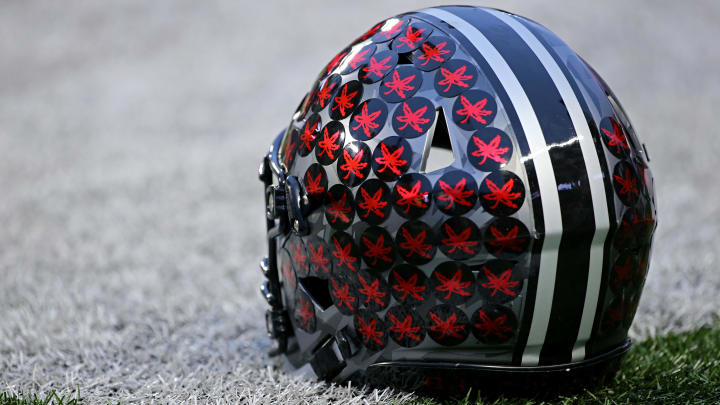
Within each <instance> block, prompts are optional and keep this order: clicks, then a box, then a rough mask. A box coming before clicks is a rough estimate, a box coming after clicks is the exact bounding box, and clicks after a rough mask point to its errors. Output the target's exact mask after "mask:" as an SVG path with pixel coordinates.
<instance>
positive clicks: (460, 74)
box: [435, 59, 478, 97]
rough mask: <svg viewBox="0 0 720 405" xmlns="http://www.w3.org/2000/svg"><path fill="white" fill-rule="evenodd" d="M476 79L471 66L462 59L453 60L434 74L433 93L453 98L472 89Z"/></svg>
mask: <svg viewBox="0 0 720 405" xmlns="http://www.w3.org/2000/svg"><path fill="white" fill-rule="evenodd" d="M477 79H478V71H477V69H476V68H475V66H474V65H473V64H471V63H470V62H468V61H466V60H462V59H453V60H450V61H448V62H446V63H445V64H443V65H442V66H441V67H440V69H439V70H438V71H437V73H435V91H437V93H438V94H439V95H441V96H443V97H455V96H457V95H458V94H460V93H462V92H464V91H466V90H468V89H470V88H472V86H473V85H474V84H475V82H476V81H477Z"/></svg>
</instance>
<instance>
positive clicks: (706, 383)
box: [0, 328, 720, 405]
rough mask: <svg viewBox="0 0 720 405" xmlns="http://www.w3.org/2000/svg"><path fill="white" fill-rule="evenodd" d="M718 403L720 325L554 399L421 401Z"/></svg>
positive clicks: (650, 348) (4, 400) (50, 397)
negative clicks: (605, 380) (595, 385)
mask: <svg viewBox="0 0 720 405" xmlns="http://www.w3.org/2000/svg"><path fill="white" fill-rule="evenodd" d="M80 394H81V392H80V391H78V393H77V394H76V395H75V396H69V397H60V396H58V395H57V394H56V393H55V392H54V391H52V392H50V393H44V394H37V393H34V394H30V395H22V394H21V395H14V394H8V393H3V394H0V405H51V404H52V405H76V404H79V403H82V396H81V395H80ZM718 402H720V328H714V329H711V328H702V329H699V330H696V331H693V332H686V333H680V334H670V335H668V336H664V337H661V338H657V339H650V340H647V341H645V342H643V343H640V344H638V345H636V346H635V347H634V348H633V349H632V350H631V351H630V352H629V354H628V356H627V358H626V360H625V362H624V363H623V367H622V369H621V370H620V372H619V373H618V375H617V376H616V378H615V381H614V382H613V383H612V384H611V385H609V386H606V387H603V388H600V389H596V390H593V391H585V392H583V393H581V394H578V395H574V396H568V397H560V398H557V399H555V400H544V401H535V400H532V399H527V398H504V397H501V398H493V399H487V398H482V397H481V398H480V399H477V400H474V399H473V400H470V399H468V398H463V399H457V400H443V401H436V400H433V399H424V400H422V399H421V400H417V399H413V400H411V401H409V402H408V403H419V404H428V405H430V404H433V405H434V404H445V403H447V404H478V405H479V404H483V405H485V404H487V405H490V404H492V405H505V404H537V405H540V404H585V403H587V404H701V403H705V404H713V403H718Z"/></svg>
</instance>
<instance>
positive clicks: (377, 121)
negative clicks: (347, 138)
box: [349, 98, 388, 141]
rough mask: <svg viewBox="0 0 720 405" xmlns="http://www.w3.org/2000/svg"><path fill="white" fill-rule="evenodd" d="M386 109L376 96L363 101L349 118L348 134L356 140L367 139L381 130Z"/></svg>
mask: <svg viewBox="0 0 720 405" xmlns="http://www.w3.org/2000/svg"><path fill="white" fill-rule="evenodd" d="M387 116H388V109H387V106H385V103H384V102H383V101H382V100H380V99H378V98H371V99H369V100H365V101H363V103H362V104H360V106H359V107H358V108H357V109H356V110H355V112H354V113H353V115H352V118H350V124H349V127H350V135H351V136H352V137H353V138H355V139H357V140H358V141H368V140H370V139H372V138H374V137H375V136H376V135H377V134H379V133H380V131H382V129H383V127H384V126H385V121H387Z"/></svg>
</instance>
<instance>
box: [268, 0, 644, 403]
mask: <svg viewBox="0 0 720 405" xmlns="http://www.w3.org/2000/svg"><path fill="white" fill-rule="evenodd" d="M646 153H647V152H646V150H645V148H644V145H642V144H641V143H640V142H639V141H638V139H637V137H636V135H635V131H634V129H633V127H632V125H631V124H630V121H629V120H628V118H627V116H626V114H625V113H624V111H623V109H622V107H621V106H620V104H619V103H618V102H617V100H616V99H615V97H614V95H613V94H612V92H611V91H610V89H609V88H608V87H607V85H606V84H605V83H604V81H603V80H602V79H601V78H600V77H599V76H598V75H597V73H595V71H594V70H593V69H592V68H590V67H589V66H588V65H587V64H586V63H585V62H584V61H583V60H582V59H581V58H580V57H578V56H577V55H576V54H575V53H574V52H573V51H572V50H571V49H570V48H569V47H568V46H567V45H565V44H564V43H563V42H562V41H561V40H560V39H558V38H557V37H556V36H555V35H554V34H553V33H551V32H550V31H549V30H547V29H546V28H544V27H542V26H541V25H539V24H537V23H535V22H533V21H531V20H528V19H525V18H523V17H519V16H516V15H513V14H509V13H506V12H503V11H498V10H493V9H484V8H477V7H436V8H430V9H425V10H421V11H417V12H410V13H407V14H403V15H400V16H397V17H394V18H390V19H388V20H385V21H382V22H380V23H378V24H376V25H375V26H373V27H372V28H371V29H370V30H369V31H368V32H366V33H365V34H363V35H362V36H361V37H359V38H358V39H356V40H355V41H353V42H352V43H351V44H350V45H349V46H348V47H347V48H345V49H344V50H342V51H341V52H340V53H338V54H337V55H336V56H335V57H333V58H332V59H331V61H330V62H329V63H328V64H327V65H326V66H325V67H324V68H323V69H322V71H321V73H320V74H319V76H318V77H317V79H316V80H315V81H314V82H313V83H312V87H311V89H310V91H309V92H308V94H307V95H306V96H305V97H304V98H303V100H302V102H301V104H300V106H299V107H298V110H297V111H296V113H295V114H294V116H293V117H292V120H291V122H290V123H289V126H288V127H287V129H286V130H285V131H283V133H281V134H280V135H279V136H278V137H277V139H276V140H275V142H274V143H273V145H272V148H271V151H270V153H269V154H268V155H267V157H266V159H265V161H264V165H263V167H261V178H262V179H263V180H264V181H265V183H266V185H268V192H267V195H266V198H267V200H266V201H267V202H268V211H269V213H268V216H269V220H268V229H269V241H270V256H269V257H268V259H266V260H265V261H264V263H263V270H264V272H265V273H266V275H267V277H268V282H267V283H266V285H265V287H264V293H265V296H266V298H267V299H268V301H269V302H270V303H271V305H272V308H273V309H272V310H270V311H269V312H268V328H269V331H270V334H271V336H273V337H275V338H277V339H278V342H279V349H278V352H282V353H284V354H285V355H286V356H287V358H288V360H289V362H290V363H291V364H292V365H293V366H295V367H300V366H302V365H304V364H307V363H309V364H310V365H311V367H312V369H313V370H314V372H315V374H316V375H318V376H319V377H321V378H324V379H328V380H336V381H344V380H347V379H356V380H360V381H369V382H374V383H378V382H379V383H385V384H391V385H396V386H400V387H403V388H407V389H414V390H420V389H430V390H432V389H439V390H450V389H453V388H461V389H462V388H463V387H467V386H468V385H472V384H475V383H476V382H478V381H480V382H482V381H484V382H488V381H495V380H497V381H504V380H507V379H506V378H505V377H504V376H507V375H508V373H515V374H517V375H521V374H523V375H525V376H526V377H528V378H526V381H532V380H533V379H536V377H537V376H539V375H540V374H543V375H547V376H554V377H560V378H561V379H567V378H569V377H568V376H578V377H581V379H582V378H583V376H585V377H587V376H591V378H590V379H591V380H592V379H593V378H594V377H592V376H597V375H598V374H602V373H604V372H605V371H606V370H609V369H612V368H613V367H614V366H617V363H618V362H619V358H620V357H621V356H622V354H624V353H625V351H626V350H627V349H628V348H629V339H628V337H627V331H628V328H629V327H630V324H631V322H632V319H633V317H634V314H635V310H636V308H637V305H638V300H639V298H640V293H641V290H642V287H643V283H644V280H645V276H646V271H647V268H648V260H649V255H650V246H651V242H652V235H653V232H654V229H655V219H656V210H655V198H654V189H653V179H652V175H651V173H650V170H649V168H648V165H647V161H648V158H647V155H646ZM583 373H584V374H583Z"/></svg>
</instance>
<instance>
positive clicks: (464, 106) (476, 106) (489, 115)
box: [452, 90, 497, 130]
mask: <svg viewBox="0 0 720 405" xmlns="http://www.w3.org/2000/svg"><path fill="white" fill-rule="evenodd" d="M496 113H497V103H496V102H495V99H494V98H493V97H492V96H491V95H490V94H489V93H486V92H484V91H482V90H469V91H467V92H465V93H463V94H460V95H459V96H458V97H457V99H455V103H453V108H452V116H453V121H455V123H456V124H457V125H458V126H459V127H460V128H462V129H467V130H471V129H480V128H482V127H484V126H486V125H489V124H490V123H491V122H492V121H493V120H494V119H495V114H496Z"/></svg>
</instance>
